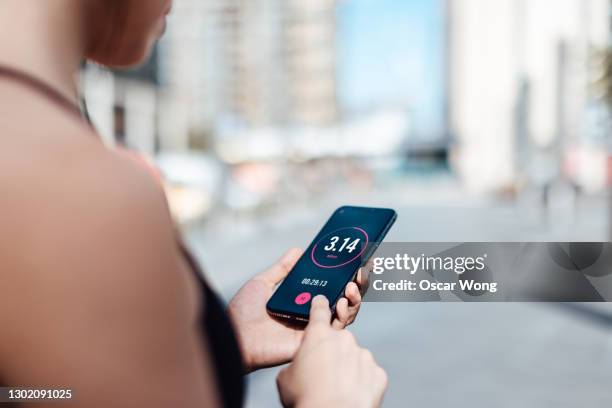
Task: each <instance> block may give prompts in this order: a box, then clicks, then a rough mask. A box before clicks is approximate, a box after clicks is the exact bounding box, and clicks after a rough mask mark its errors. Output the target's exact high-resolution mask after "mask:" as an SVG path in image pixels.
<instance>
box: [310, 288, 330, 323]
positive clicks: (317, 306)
mask: <svg viewBox="0 0 612 408" xmlns="http://www.w3.org/2000/svg"><path fill="white" fill-rule="evenodd" d="M330 322H331V310H329V301H328V300H327V298H326V297H325V296H323V295H317V296H315V297H314V299H312V303H311V305H310V319H309V321H308V327H317V326H322V325H325V326H329V325H330Z"/></svg>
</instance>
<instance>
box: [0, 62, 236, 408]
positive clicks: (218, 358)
mask: <svg viewBox="0 0 612 408" xmlns="http://www.w3.org/2000/svg"><path fill="white" fill-rule="evenodd" d="M2 77H4V78H6V79H8V80H13V81H15V82H18V83H21V84H23V85H25V86H28V87H29V88H31V89H33V90H35V91H37V92H39V93H40V94H42V95H44V96H45V97H46V98H47V99H49V100H50V101H51V102H53V103H54V104H56V105H58V106H60V107H61V108H63V109H64V110H66V111H67V112H68V113H70V114H72V115H75V116H78V118H79V120H83V121H85V122H86V123H88V124H89V125H90V126H91V123H90V122H89V120H88V119H86V117H83V116H82V113H81V110H80V108H79V107H78V106H76V105H75V104H73V103H72V102H71V101H70V100H68V99H67V98H66V97H64V96H63V95H62V94H61V93H59V92H58V91H57V90H55V89H53V88H52V87H50V86H49V85H47V84H46V83H44V82H42V81H40V80H39V79H37V78H35V77H33V76H31V75H29V74H26V73H24V72H21V71H18V70H15V69H12V68H9V67H3V66H0V78H2ZM85 115H86V113H85ZM177 244H178V245H179V248H180V250H181V253H182V254H183V256H184V257H185V260H186V261H187V263H188V264H189V266H190V267H191V270H192V271H193V273H194V274H195V275H196V278H197V281H198V283H199V285H200V288H201V292H202V295H203V296H204V299H205V302H204V304H203V310H202V312H201V314H200V329H201V331H202V335H204V336H206V338H207V339H208V342H209V345H210V349H211V352H212V361H213V363H214V365H215V367H214V368H215V371H216V376H217V383H218V386H219V388H220V389H219V390H218V391H219V396H220V397H221V399H222V401H223V405H224V406H225V407H229V408H234V407H241V406H242V405H243V402H244V394H245V388H246V385H245V381H244V366H243V363H242V356H241V354H240V349H239V347H238V342H237V340H236V336H235V334H234V329H233V327H232V324H231V322H230V320H229V318H228V317H227V315H226V313H225V310H224V306H223V304H222V302H221V301H220V299H219V297H218V296H217V295H216V294H215V293H214V292H213V290H212V289H211V288H210V286H209V285H208V284H207V282H206V281H205V280H204V276H203V274H202V271H201V270H200V267H199V265H198V264H197V262H196V261H195V259H194V258H193V256H192V255H191V254H190V253H189V251H188V250H187V249H186V248H185V246H184V245H183V244H182V243H181V242H178V243H177Z"/></svg>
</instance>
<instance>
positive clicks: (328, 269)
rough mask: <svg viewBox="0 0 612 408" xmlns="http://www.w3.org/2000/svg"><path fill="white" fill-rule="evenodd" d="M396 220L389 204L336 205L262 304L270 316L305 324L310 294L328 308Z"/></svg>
mask: <svg viewBox="0 0 612 408" xmlns="http://www.w3.org/2000/svg"><path fill="white" fill-rule="evenodd" d="M396 218H397V213H396V212H395V211H394V210H392V209H388V208H370V207H351V206H344V207H340V208H338V209H337V210H336V211H334V213H333V214H332V216H331V217H330V218H329V220H327V222H326V223H325V225H324V226H323V228H322V229H321V231H319V233H318V234H317V235H316V237H315V238H314V240H313V241H312V243H311V244H310V245H309V246H308V248H307V249H306V251H305V252H304V254H303V255H302V256H301V257H300V259H299V260H298V261H297V263H296V264H295V266H294V267H293V269H292V270H291V271H290V272H289V274H288V275H287V277H286V278H285V280H284V281H283V282H282V283H281V284H280V285H279V286H278V288H277V289H276V291H275V292H274V294H273V295H272V297H271V298H270V300H269V301H268V304H267V309H268V313H270V314H271V315H273V316H275V317H277V318H281V319H285V320H290V321H294V322H307V321H308V316H309V314H310V302H311V300H312V298H314V297H315V296H317V295H319V294H323V295H325V296H326V297H327V299H328V300H329V304H330V307H331V309H332V312H335V308H336V302H337V301H338V300H339V299H340V298H341V297H342V296H343V294H344V289H345V287H346V285H347V284H348V283H349V282H350V281H351V280H354V279H355V278H356V275H357V272H358V271H359V268H360V267H361V266H362V265H365V263H366V262H367V261H368V259H369V258H370V257H371V256H372V254H373V253H374V251H375V250H376V248H377V247H378V244H379V243H380V242H381V241H382V240H383V238H384V237H385V235H387V232H389V229H390V228H391V226H392V225H393V223H394V222H395V220H396Z"/></svg>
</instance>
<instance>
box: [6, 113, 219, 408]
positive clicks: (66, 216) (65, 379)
mask: <svg viewBox="0 0 612 408" xmlns="http://www.w3.org/2000/svg"><path fill="white" fill-rule="evenodd" d="M33 103H34V104H35V103H37V102H35V101H34V102H33ZM3 108H4V109H5V111H4V112H5V113H6V106H3V105H2V104H1V101H0V110H1V109H3ZM47 108H48V107H47ZM33 109H34V108H33ZM22 113H23V112H20V111H14V112H12V114H11V117H10V118H7V116H3V117H0V129H2V131H3V138H0V188H1V189H2V193H1V197H2V198H1V199H0V229H1V230H2V234H0V282H2V284H0V325H1V326H2V328H3V329H2V333H1V334H0V376H1V377H2V378H3V380H5V381H9V382H10V383H14V384H69V385H71V386H72V387H73V388H74V389H78V394H79V398H80V400H81V401H82V402H83V404H84V405H83V406H97V405H96V404H100V401H105V403H104V404H101V405H100V406H109V405H116V406H127V405H126V404H127V403H128V401H129V402H130V404H131V406H134V405H136V406H178V405H184V404H183V402H184V400H181V399H184V398H187V397H190V398H192V399H193V401H210V399H211V398H212V397H211V396H214V395H215V392H214V389H213V388H212V387H213V386H212V384H213V381H212V380H211V378H210V372H211V371H210V364H211V363H210V361H209V360H208V357H207V353H206V352H205V351H206V349H205V348H202V345H201V342H200V337H199V332H198V331H197V330H195V327H196V325H195V319H196V318H197V315H198V311H199V308H198V302H199V301H200V299H199V295H198V293H197V287H196V286H195V285H193V281H192V280H193V276H192V274H191V273H190V271H189V270H188V269H187V267H186V265H185V263H184V261H183V260H182V258H181V256H180V251H179V249H178V247H177V243H176V237H175V235H174V227H173V224H172V221H171V217H170V214H169V212H168V208H167V205H166V201H165V198H164V194H163V191H162V189H161V188H160V187H159V186H158V185H157V183H156V182H155V181H154V180H153V178H152V177H151V176H150V175H149V173H148V172H147V171H146V170H145V169H143V168H142V167H141V166H139V165H138V164H136V163H135V162H134V161H132V160H130V159H128V158H125V157H124V156H123V155H119V154H116V153H114V152H112V151H109V150H108V149H107V148H105V147H104V146H103V145H102V144H101V143H100V142H99V141H98V140H96V137H95V135H94V134H93V132H92V131H91V130H89V129H88V128H87V127H86V126H83V125H81V124H79V123H77V121H74V120H71V118H66V115H58V114H57V112H55V113H53V114H48V113H47V110H45V109H41V110H40V111H37V112H36V113H34V114H33V117H36V119H37V120H36V121H32V120H30V121H28V120H27V117H26V116H21V117H20V115H22ZM0 116H2V115H0ZM106 388H110V389H112V390H113V393H112V394H113V398H117V400H112V402H111V401H110V400H106V399H104V398H105V396H104V395H101V394H100V390H101V389H106ZM142 390H147V392H139V391H142ZM109 396H110V395H109ZM186 396H187V397H186ZM179 400H181V401H182V402H181V401H179ZM119 401H121V402H122V401H126V402H125V403H123V402H122V403H121V404H123V405H121V404H119V403H118V402H119ZM94 402H95V403H94ZM209 405H211V406H213V405H214V404H209ZM194 406H195V404H194Z"/></svg>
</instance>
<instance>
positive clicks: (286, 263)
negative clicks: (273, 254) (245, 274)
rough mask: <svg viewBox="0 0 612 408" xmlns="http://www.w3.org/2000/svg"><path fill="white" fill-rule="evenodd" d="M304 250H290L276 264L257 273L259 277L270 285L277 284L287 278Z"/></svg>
mask: <svg viewBox="0 0 612 408" xmlns="http://www.w3.org/2000/svg"><path fill="white" fill-rule="evenodd" d="M303 252H304V251H302V250H301V249H300V248H292V249H290V250H288V251H287V252H285V254H284V255H283V256H282V257H281V258H280V259H279V260H278V261H277V262H276V263H275V264H274V265H272V266H271V267H270V268H268V269H267V270H265V271H263V272H261V273H260V274H259V275H257V278H258V279H260V280H262V281H264V282H266V283H267V284H268V285H270V286H274V285H276V284H277V283H279V282H280V281H282V280H283V279H285V277H286V276H287V274H288V273H289V271H291V269H292V268H293V267H294V266H295V263H296V262H297V261H298V259H300V256H302V253H303Z"/></svg>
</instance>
